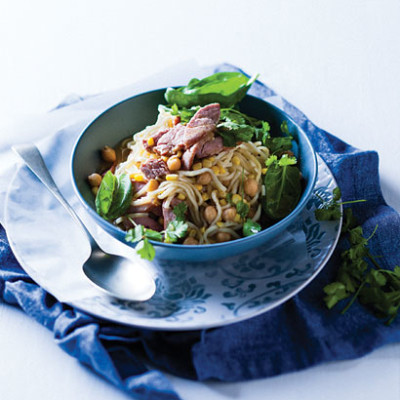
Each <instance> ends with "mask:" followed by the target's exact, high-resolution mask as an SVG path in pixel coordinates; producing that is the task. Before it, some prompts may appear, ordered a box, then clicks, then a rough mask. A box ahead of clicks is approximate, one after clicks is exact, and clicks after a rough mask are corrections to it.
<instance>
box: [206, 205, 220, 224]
mask: <svg viewBox="0 0 400 400" xmlns="http://www.w3.org/2000/svg"><path fill="white" fill-rule="evenodd" d="M216 216H217V210H216V208H215V207H214V206H207V207H206V209H205V210H204V219H205V220H206V221H207V222H208V223H209V224H211V222H213V221H214V219H215V218H216Z"/></svg>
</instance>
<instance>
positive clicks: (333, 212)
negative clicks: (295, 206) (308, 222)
mask: <svg viewBox="0 0 400 400" xmlns="http://www.w3.org/2000/svg"><path fill="white" fill-rule="evenodd" d="M317 197H318V198H319V199H320V200H321V201H322V206H321V208H318V209H317V210H315V217H316V218H317V220H318V221H335V220H338V219H339V218H340V217H341V215H342V212H341V210H340V206H341V205H345V204H354V203H362V202H364V201H366V200H351V201H342V202H339V200H340V198H341V197H342V194H341V192H340V189H339V187H336V188H335V189H333V191H332V199H331V200H330V201H326V200H324V199H323V198H321V197H320V196H318V195H317ZM347 217H348V218H347V219H346V226H345V227H346V231H347V230H348V228H349V226H350V225H349V226H347V224H349V222H350V221H352V224H351V225H354V220H353V219H352V218H353V216H352V214H351V215H350V214H349V215H348V216H347Z"/></svg>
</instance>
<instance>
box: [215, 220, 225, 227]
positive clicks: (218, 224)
mask: <svg viewBox="0 0 400 400" xmlns="http://www.w3.org/2000/svg"><path fill="white" fill-rule="evenodd" d="M216 225H217V226H219V227H220V228H223V227H224V226H225V224H224V223H223V222H221V221H218V222H217V223H216Z"/></svg>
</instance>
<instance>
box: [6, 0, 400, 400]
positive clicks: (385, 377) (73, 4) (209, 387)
mask: <svg viewBox="0 0 400 400" xmlns="http://www.w3.org/2000/svg"><path fill="white" fill-rule="evenodd" d="M399 38H400V1H389V0H387V1H385V0H376V1H372V0H363V1H361V0H360V1H357V0H353V1H349V0H336V1H317V0H298V1H296V0H293V1H285V0H281V1H278V0H268V1H255V0H247V1H241V2H237V1H217V0H213V1H209V0H202V1H199V2H190V1H173V0H170V1H152V2H150V1H147V2H135V1H133V0H132V1H120V0H114V1H112V2H110V1H99V0H97V1H58V2H56V1H40V0H37V1H35V2H33V1H28V0H26V1H11V0H9V1H7V0H6V1H2V2H0V141H1V144H3V146H4V145H5V144H7V143H14V142H17V141H22V140H26V135H27V132H29V127H30V126H32V127H35V126H36V124H38V121H40V116H41V115H43V114H44V113H45V112H46V111H47V110H49V109H51V108H53V107H55V106H56V105H57V103H58V102H59V101H61V100H62V99H63V98H64V97H65V96H66V95H67V94H69V93H71V92H74V93H78V94H82V95H85V94H93V93H98V92H102V91H106V90H111V89H115V88H118V87H121V86H124V85H128V84H131V83H133V82H135V81H137V80H139V79H142V78H145V77H147V76H149V75H152V74H154V73H157V72H159V71H161V70H163V69H164V68H165V67H168V66H172V65H174V64H177V63H179V62H183V61H187V60H194V61H196V62H197V63H199V64H201V65H209V64H215V63H218V62H230V63H232V64H236V65H238V66H240V67H241V68H243V69H244V70H245V71H246V72H248V73H250V74H253V73H257V72H258V73H260V75H261V76H260V79H261V80H263V81H264V82H266V83H267V84H268V85H270V86H271V87H272V88H274V89H275V90H276V91H277V92H278V93H279V94H281V95H283V96H284V97H285V98H286V99H288V100H289V101H290V102H292V103H293V104H295V105H296V106H297V107H299V108H300V109H301V110H302V111H304V112H305V113H306V115H307V116H308V117H309V118H310V119H311V120H312V121H313V122H314V123H316V124H317V125H319V126H320V127H322V128H324V129H325V130H327V131H329V132H331V133H333V134H335V135H337V136H339V137H340V138H342V139H344V140H346V141H348V142H350V143H351V144H353V145H355V146H357V147H360V148H363V149H366V150H367V149H373V150H377V151H378V153H379V155H380V160H381V161H380V174H381V182H382V190H383V193H384V196H385V198H386V200H387V202H388V203H389V204H390V205H391V206H393V207H395V208H396V209H397V210H398V211H400V200H399V199H400V183H399V172H400V167H399V158H400V128H399V126H400V79H399V73H400V40H399ZM33 131H35V132H36V133H35V135H37V130H34V129H32V132H33ZM21 132H24V136H23V137H22V136H21V134H20V133H21ZM43 133H51V132H42V133H41V134H43ZM399 251H400V249H399ZM282 329H284V327H282ZM171 379H172V381H173V383H174V385H175V387H176V388H177V390H178V392H179V393H180V394H181V395H182V397H183V398H184V399H185V400H192V399H204V398H210V399H250V400H251V399H261V398H271V399H274V400H280V399H285V400H291V399H300V398H307V399H308V400H309V399H318V400H321V399H324V400H325V399H327V400H328V399H329V400H330V399H332V400H333V399H335V400H336V399H338V398H343V399H347V398H351V399H377V398H380V397H381V398H385V400H399V398H400V345H390V346H386V347H385V348H383V349H379V350H376V351H375V352H373V353H372V354H370V355H368V356H366V357H363V358H361V359H358V360H354V361H346V362H337V363H330V364H326V365H322V366H318V367H314V368H311V369H309V370H307V371H303V372H298V373H292V374H287V375H283V376H280V377H276V378H271V379H264V380H257V381H253V382H246V383H235V384H224V383H207V384H204V383H194V382H187V381H184V380H181V379H178V378H174V377H171ZM0 392H1V399H2V400H3V399H4V400H22V399H26V398H30V399H43V400H47V399H48V400H53V399H55V398H57V399H59V400H63V399H75V398H85V399H96V400H103V399H111V398H112V399H115V400H119V399H121V400H122V399H128V398H130V397H129V396H127V395H126V394H124V393H122V392H120V391H119V390H118V389H115V388H114V387H113V386H111V385H109V384H108V383H106V382H104V381H103V380H101V379H100V378H98V377H97V376H95V375H94V374H92V373H91V372H90V371H88V370H87V369H85V368H83V367H82V366H81V365H80V364H78V363H77V361H76V360H75V359H73V358H71V357H69V356H68V355H67V354H65V353H64V352H63V351H62V350H61V349H59V348H58V347H57V346H56V344H55V343H54V342H53V341H52V336H51V333H50V332H48V331H47V330H46V329H45V328H43V327H41V326H40V325H38V324H36V323H35V322H34V321H32V320H31V319H29V318H28V317H26V316H25V315H24V314H23V313H22V312H21V311H20V310H18V309H14V308H12V307H10V306H8V305H4V304H1V303H0Z"/></svg>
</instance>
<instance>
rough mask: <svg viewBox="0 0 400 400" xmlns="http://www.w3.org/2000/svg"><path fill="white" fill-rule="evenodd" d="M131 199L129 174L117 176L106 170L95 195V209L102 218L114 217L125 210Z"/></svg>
mask: <svg viewBox="0 0 400 400" xmlns="http://www.w3.org/2000/svg"><path fill="white" fill-rule="evenodd" d="M131 201H132V183H131V180H130V179H129V176H128V175H126V174H123V175H121V176H119V177H118V178H117V177H116V176H115V175H114V174H113V173H112V172H111V171H107V173H106V174H105V175H104V177H103V179H102V181H101V184H100V187H99V190H98V192H97V195H96V201H95V204H96V211H97V213H98V214H100V215H101V216H102V217H103V218H105V219H108V220H112V219H115V218H117V217H119V216H121V215H122V214H124V212H125V211H126V210H127V208H128V207H129V205H130V203H131Z"/></svg>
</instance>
